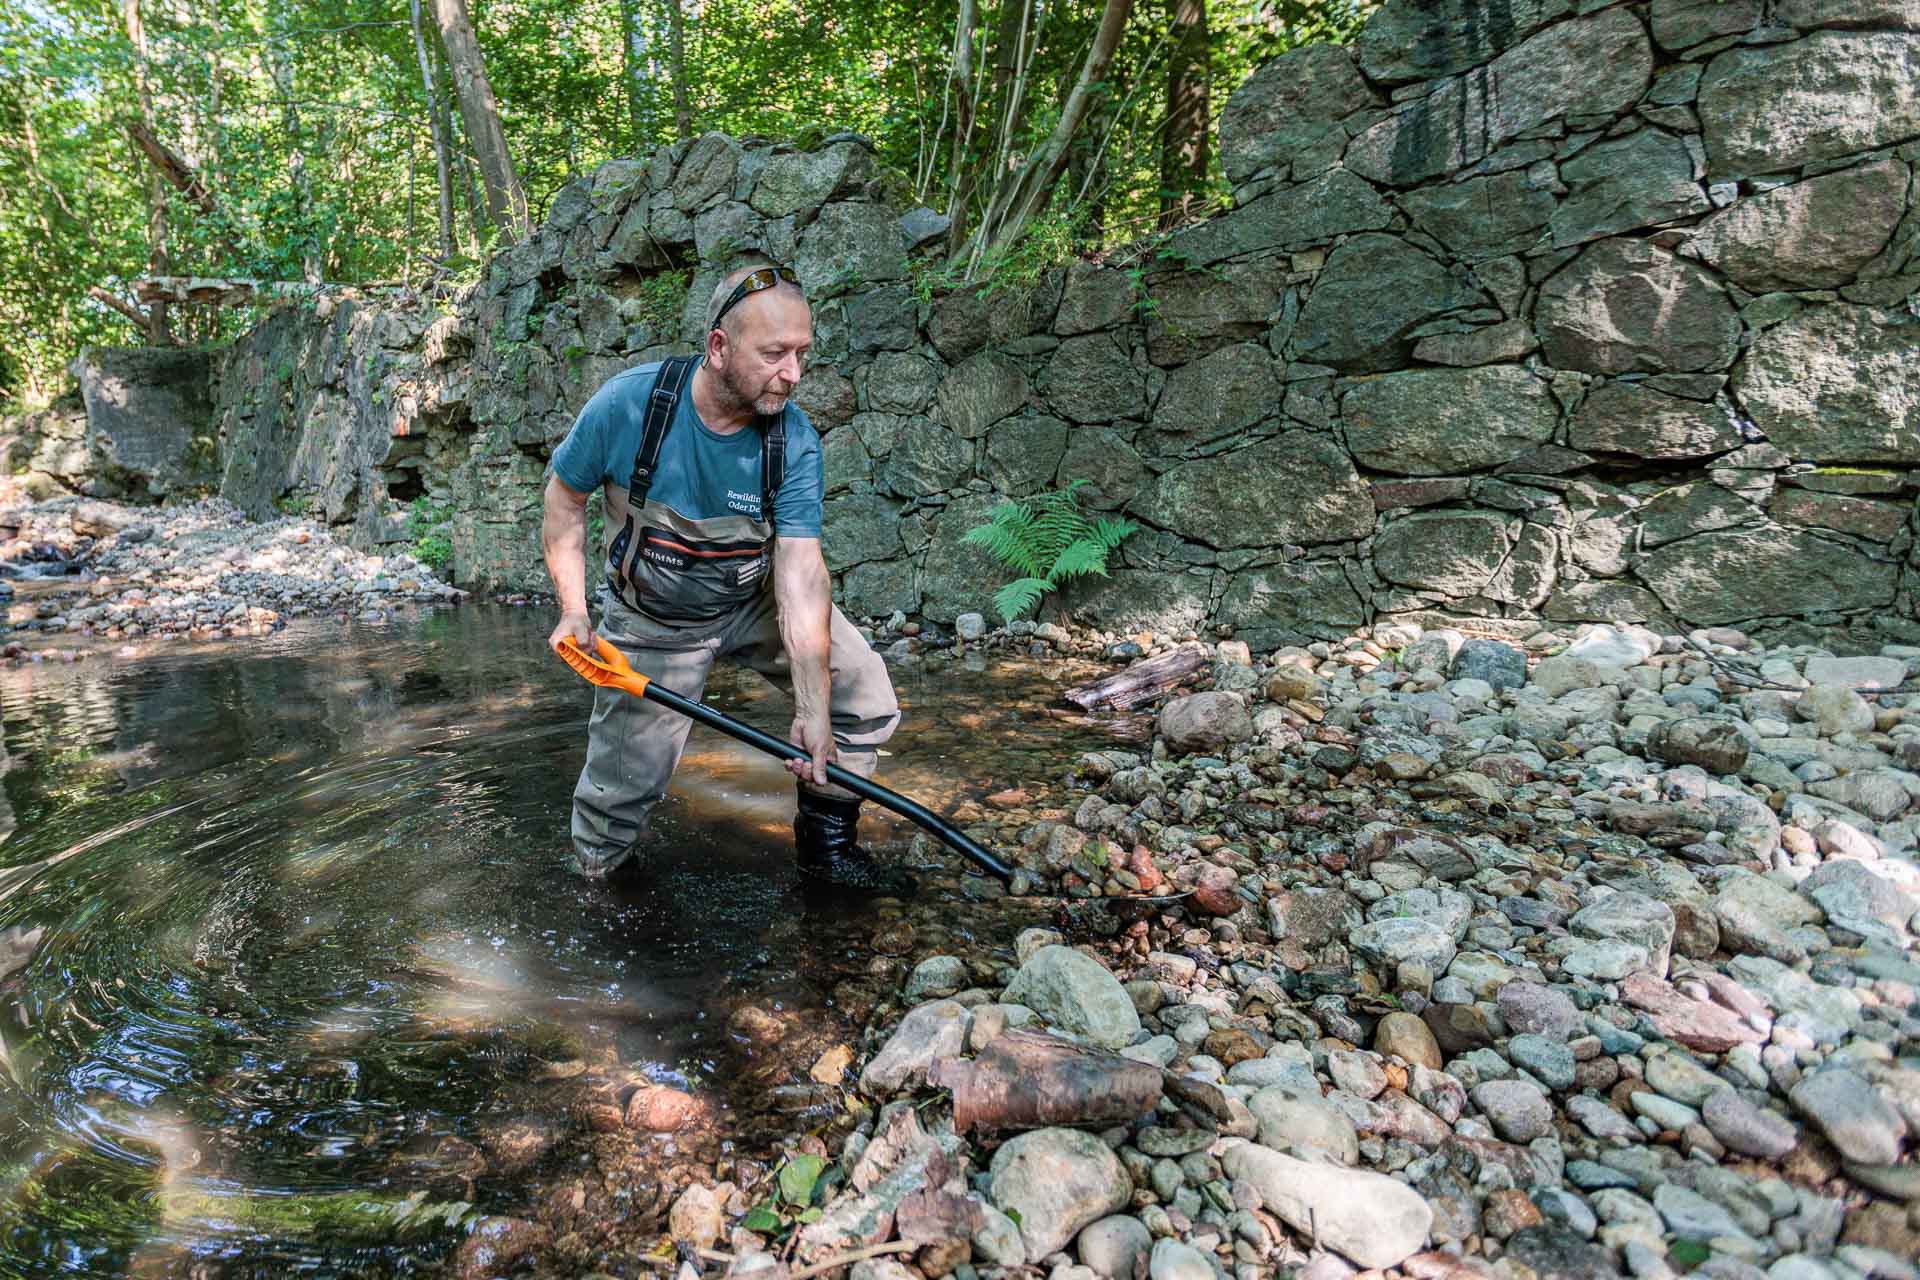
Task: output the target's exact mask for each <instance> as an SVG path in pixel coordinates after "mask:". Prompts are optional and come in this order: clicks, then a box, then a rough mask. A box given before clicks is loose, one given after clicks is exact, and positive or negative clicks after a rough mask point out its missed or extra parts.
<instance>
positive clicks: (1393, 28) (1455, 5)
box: [1354, 0, 1574, 84]
mask: <svg viewBox="0 0 1920 1280" xmlns="http://www.w3.org/2000/svg"><path fill="white" fill-rule="evenodd" d="M1573 7H1574V6H1573V0H1509V2H1508V3H1503V4H1501V5H1499V6H1497V7H1493V6H1489V5H1488V4H1487V3H1486V0H1422V3H1417V4H1416V3H1412V2H1411V0H1394V2H1393V3H1389V4H1384V5H1381V6H1380V8H1379V9H1378V10H1377V11H1376V12H1375V13H1374V15H1373V17H1372V18H1370V19H1368V21H1367V25H1366V27H1365V28H1364V29H1363V30H1362V31H1361V32H1360V38H1359V39H1358V40H1357V41H1355V42H1354V45H1355V48H1356V49H1357V51H1358V52H1359V55H1360V65H1361V66H1362V67H1364V68H1366V72H1367V74H1368V75H1369V76H1372V77H1373V78H1374V79H1375V80H1381V81H1385V82H1387V83H1390V84H1397V83H1400V82H1402V81H1406V80H1433V79H1437V78H1439V77H1440V76H1450V75H1452V74H1453V73H1454V72H1456V71H1465V70H1467V69H1468V68H1470V67H1477V66H1479V65H1480V64H1481V63H1483V62H1485V61H1487V60H1488V59H1489V58H1492V57H1494V56H1495V55H1496V54H1500V53H1504V52H1506V51H1507V50H1508V49H1510V48H1512V47H1513V46H1514V45H1515V44H1517V43H1519V42H1520V41H1521V40H1524V39H1526V38H1527V37H1528V36H1530V35H1532V34H1533V33H1534V32H1535V31H1538V30H1539V29H1540V28H1541V27H1544V26H1545V25H1547V23H1549V22H1554V21H1557V20H1559V19H1561V18H1564V17H1566V16H1567V15H1568V14H1570V13H1572V12H1573Z"/></svg>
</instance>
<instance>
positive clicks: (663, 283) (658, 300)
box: [633, 271, 693, 335]
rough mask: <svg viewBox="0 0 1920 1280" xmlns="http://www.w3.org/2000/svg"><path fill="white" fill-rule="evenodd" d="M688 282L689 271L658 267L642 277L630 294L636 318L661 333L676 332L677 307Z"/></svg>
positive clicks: (682, 298)
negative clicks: (663, 269) (652, 272)
mask: <svg viewBox="0 0 1920 1280" xmlns="http://www.w3.org/2000/svg"><path fill="white" fill-rule="evenodd" d="M692 284H693V273H692V272H691V271H660V272H656V273H655V274H653V275H650V276H645V277H643V278H642V279H641V281H640V283H639V284H638V285H637V286H635V289H634V295H633V296H634V298H635V305H634V309H635V310H636V311H637V312H638V315H637V319H639V321H640V322H641V323H642V324H645V325H648V326H649V327H651V328H653V329H655V330H658V331H659V332H660V333H662V334H669V335H671V334H674V333H677V332H679V329H680V309H681V308H682V307H683V306H685V305H686V301H687V289H688V288H689V287H690V286H691V285H692Z"/></svg>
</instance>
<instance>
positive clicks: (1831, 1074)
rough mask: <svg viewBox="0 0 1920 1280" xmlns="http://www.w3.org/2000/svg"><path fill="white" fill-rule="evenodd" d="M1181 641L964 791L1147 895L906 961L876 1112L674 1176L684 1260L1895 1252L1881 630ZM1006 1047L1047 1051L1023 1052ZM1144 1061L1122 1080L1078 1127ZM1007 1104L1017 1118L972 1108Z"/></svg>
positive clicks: (1916, 899)
mask: <svg viewBox="0 0 1920 1280" xmlns="http://www.w3.org/2000/svg"><path fill="white" fill-rule="evenodd" d="M1570 641H1571V643H1569V642H1570ZM1211 656H1212V666H1211V670H1210V672H1208V674H1207V676H1206V678H1205V679H1204V680H1203V681H1202V683H1203V685H1205V686H1206V687H1203V688H1199V689H1195V690H1191V691H1184V692H1181V693H1178V694H1177V695H1175V696H1173V697H1172V698H1170V699H1169V700H1167V701H1166V702H1164V703H1163V705H1162V706H1161V707H1160V709H1159V712H1158V718H1157V722H1156V733H1155V735H1154V737H1153V740H1152V742H1151V744H1150V746H1148V747H1146V748H1145V749H1142V750H1138V751H1134V750H1102V751H1095V752H1091V753H1089V754H1087V755H1086V756H1084V757H1083V758H1082V759H1081V760H1080V762H1079V765H1078V769H1077V779H1078V782H1077V786H1078V787H1079V788H1080V791H1079V794H1078V796H1076V797H1075V801H1076V803H1074V804H1073V805H1071V806H1069V807H1067V808H1064V809H1062V808H1058V807H1056V808H1055V809H1054V810H1053V811H1052V814H1053V816H1052V817H1051V818H1049V817H1046V816H1044V811H1036V812H1026V811H1013V812H1011V813H1002V814H997V815H995V814H992V813H991V811H990V810H983V811H981V813H980V814H978V815H977V816H979V817H980V818H981V819H982V825H981V826H979V827H977V828H976V833H977V834H979V835H981V836H984V837H990V838H994V839H995V840H996V841H997V842H998V843H1000V844H1001V845H1002V847H1017V848H1018V849H1020V850H1021V853H1020V855H1019V856H1020V860H1021V865H1022V871H1023V873H1024V876H1023V885H1022V887H1023V888H1031V889H1033V890H1036V891H1041V890H1044V891H1060V890H1064V891H1065V892H1066V893H1068V894H1069V895H1072V894H1090V893H1095V892H1117V891H1124V890H1133V889H1148V890H1151V889H1154V888H1165V887H1167V886H1171V887H1172V888H1175V889H1180V890H1189V889H1190V890H1192V895H1191V897H1190V898H1188V899H1187V901H1186V902H1185V904H1184V905H1182V906H1181V907H1179V908H1177V909H1175V910H1172V911H1169V912H1167V913H1166V914H1164V915H1163V916H1161V917H1159V918H1156V919H1151V920H1147V921H1143V922H1138V923H1134V924H1131V925H1118V926H1116V927H1115V928H1113V929H1112V930H1110V931H1109V932H1110V933H1111V936H1109V937H1106V938H1098V937H1096V938H1095V940H1094V941H1093V942H1092V943H1091V944H1088V943H1087V942H1085V941H1084V935H1079V936H1063V935H1061V934H1059V933H1055V932H1053V931H1050V930H1046V929H1034V930H1028V931H1026V932H1025V933H1023V934H1022V935H1021V936H1020V937H1019V938H1018V940H1017V943H1016V944H1015V947H1014V949H1013V950H1012V951H1011V953H1010V954H1005V955H1003V956H1002V957H1001V958H998V959H985V960H983V959H981V958H980V957H978V956H961V955H952V954H937V955H920V956H917V957H912V958H913V959H914V960H915V961H916V963H915V964H914V965H913V967H912V968H911V970H910V971H906V972H907V976H906V977H905V979H904V983H903V985H902V987H901V992H900V1000H899V1003H898V1005H897V1006H895V1011H894V1013H893V1014H892V1015H887V1014H886V1012H885V1006H883V1007H882V1009H881V1011H880V1012H881V1016H880V1017H879V1018H878V1019H877V1020H876V1021H877V1022H878V1023H879V1024H880V1025H877V1026H876V1027H875V1028H874V1029H873V1030H872V1031H871V1032H870V1033H869V1036H868V1039H867V1042H866V1043H865V1044H864V1045H863V1046H862V1047H861V1051H860V1052H859V1053H858V1054H857V1056H856V1057H855V1059H854V1062H853V1064H852V1065H853V1067H854V1069H856V1070H857V1072H858V1077H857V1078H858V1081H859V1090H858V1094H859V1095H864V1097H866V1098H868V1099H870V1100H871V1101H872V1102H873V1103H875V1104H879V1109H878V1110H877V1111H867V1110H865V1104H862V1103H858V1102H856V1103H855V1104H854V1110H855V1112H856V1114H861V1115H863V1118H862V1119H861V1121H860V1123H859V1125H858V1127H857V1128H855V1129H854V1130H853V1132H852V1135H851V1137H849V1138H848V1139H847V1140H846V1142H845V1145H844V1148H843V1149H841V1150H838V1151H835V1152H830V1153H828V1154H830V1155H832V1156H835V1157H837V1159H836V1160H833V1161H828V1160H825V1159H823V1158H822V1157H821V1156H819V1155H812V1156H809V1155H808V1154H807V1152H808V1151H809V1150H812V1149H815V1148H810V1147H808V1146H805V1145H796V1146H795V1147H794V1148H793V1152H792V1154H791V1157H790V1159H789V1161H788V1166H787V1167H788V1168H798V1169H799V1170H800V1171H801V1172H802V1174H803V1175H804V1176H803V1177H801V1178H799V1179H794V1180H793V1182H794V1183H795V1184H796V1185H789V1179H788V1178H781V1179H775V1180H769V1181H766V1182H762V1183H761V1184H759V1185H756V1186H754V1187H751V1188H746V1187H739V1186H735V1185H733V1184H731V1183H727V1184H722V1185H721V1186H720V1187H718V1188H706V1187H699V1188H695V1189H690V1190H689V1191H687V1192H685V1193H683V1196H682V1198H681V1200H680V1201H679V1203H678V1204H677V1205H676V1208H675V1211H674V1213H673V1215H672V1218H671V1222H672V1228H673V1231H674V1234H675V1235H676V1237H677V1238H678V1239H679V1240H680V1242H681V1243H682V1245H683V1246H684V1247H686V1248H687V1249H689V1250H699V1249H705V1250H709V1251H711V1250H713V1248H714V1246H715V1245H716V1244H718V1245H720V1246H721V1247H722V1250H723V1251H724V1252H725V1253H726V1255H727V1259H728V1260H727V1261H725V1265H726V1267H727V1269H728V1270H729V1272H730V1273H732V1274H735V1275H752V1276H756V1277H781V1276H787V1277H800V1276H804V1275H807V1274H809V1268H810V1267H818V1266H820V1265H821V1264H822V1263H824V1262H828V1261H832V1260H840V1261H841V1262H842V1264H843V1265H844V1263H845V1261H847V1260H848V1259H850V1258H852V1257H855V1256H858V1255H859V1254H861V1253H862V1252H864V1253H866V1254H868V1255H878V1256H867V1257H865V1258H864V1259H863V1260H861V1261H859V1262H858V1263H857V1265H855V1266H854V1267H853V1272H854V1275H855V1277H856V1280H913V1278H914V1277H917V1276H922V1275H924V1276H938V1275H944V1274H947V1273H949V1272H951V1273H953V1274H955V1275H957V1276H959V1277H961V1278H962V1280H974V1277H976V1276H986V1277H992V1276H996V1275H1001V1274H1010V1273H1011V1272H1012V1270H1013V1269H1015V1268H1024V1269H1026V1270H1027V1273H1028V1274H1032V1273H1033V1271H1034V1270H1035V1269H1037V1270H1040V1271H1045V1272H1046V1273H1047V1274H1048V1275H1049V1276H1051V1277H1053V1278H1054V1280H1096V1278H1099V1280H1107V1278H1110V1277H1111V1278H1122V1277H1125V1278H1134V1277H1140V1276H1143V1275H1145V1276H1151V1277H1152V1278H1153V1280H1213V1278H1215V1277H1226V1276H1231V1277H1233V1278H1234V1280H1256V1278H1258V1277H1265V1276H1271V1275H1275V1274H1278V1273H1279V1272H1281V1271H1288V1272H1294V1273H1297V1274H1303V1275H1310V1276H1313V1277H1316V1280H1333V1278H1335V1277H1345V1276H1348V1275H1351V1274H1353V1273H1356V1272H1364V1273H1367V1274H1369V1275H1371V1274H1385V1273H1392V1274H1401V1275H1408V1276H1415V1277H1433V1276H1441V1275H1474V1276H1497V1277H1503V1278H1511V1280H1528V1278H1530V1277H1534V1276H1578V1277H1583V1278H1604V1277H1611V1276H1615V1275H1633V1276H1637V1277H1643V1278H1648V1280H1658V1278H1661V1277H1666V1276H1670V1275H1676V1274H1680V1273H1685V1272H1693V1273H1695V1274H1699V1275H1707V1276H1714V1277H1722V1278H1724V1280H1752V1278H1757V1277H1760V1276H1762V1275H1765V1276H1768V1277H1772V1278H1773V1280H1863V1278H1866V1277H1876V1278H1885V1280H1894V1278H1896V1277H1899V1278H1903V1280H1904V1278H1906V1277H1912V1276H1913V1275H1915V1268H1914V1263H1913V1259H1914V1258H1915V1257H1916V1256H1920V1166H1916V1165H1915V1163H1914V1162H1913V1160H1912V1158H1911V1155H1910V1145H1911V1144H1910V1140H1909V1139H1910V1135H1911V1134H1912V1133H1913V1132H1915V1131H1916V1128H1920V1004H1917V1003H1916V991H1917V990H1920V965H1917V964H1916V963H1915V962H1914V959H1913V956H1912V945H1913V941H1914V931H1915V926H1916V924H1920V920H1917V919H1916V917H1915V911H1916V906H1917V905H1920V870H1916V867H1915V863H1914V857H1915V848H1916V833H1917V829H1920V815H1916V812H1915V801H1916V798H1917V797H1920V776H1916V774H1915V773H1914V771H1913V768H1912V766H1913V765H1915V764H1916V763H1920V719H1915V718H1914V717H1915V714H1916V712H1920V699H1916V698H1915V697H1914V692H1915V688H1914V686H1913V685H1912V684H1910V683H1909V672H1910V670H1911V669H1913V668H1914V666H1915V664H1916V660H1917V659H1920V650H1909V649H1904V648H1888V649H1886V650H1884V651H1882V652H1881V653H1879V654H1878V655H1874V656H1867V657H1836V656H1834V655H1832V654H1828V653H1824V652H1820V651H1816V650H1812V649H1804V648H1803V649H1777V650H1762V649H1759V648H1757V647H1755V646H1753V645H1752V644H1751V643H1750V642H1749V641H1748V639H1747V638H1746V637H1745V636H1743V635H1740V634H1739V633H1736V632H1732V631H1716V632H1696V633H1693V634H1692V635H1690V636H1686V637H1680V636H1668V637H1662V636H1659V635H1655V634H1653V633H1650V632H1643V631H1638V630H1632V629H1620V630H1615V629H1612V628H1605V627H1602V628H1594V629H1587V630H1585V631H1584V633H1582V634H1579V635H1577V636H1576V635H1571V634H1560V635H1554V634H1551V633H1542V634H1540V635H1538V636H1536V637H1534V638H1533V639H1532V640H1531V641H1530V642H1529V643H1528V644H1526V645H1525V646H1519V647H1516V646H1510V645H1507V644H1504V643H1499V642H1495V641H1491V640H1485V639H1481V640H1469V639H1467V638H1466V637H1464V636H1462V635H1460V634H1458V633H1453V632H1447V631H1434V632H1425V633H1422V632H1419V631H1417V630H1413V629H1408V628H1397V627H1394V628H1380V629H1378V630H1376V631H1375V632H1374V633H1373V634H1371V635H1369V636H1365V637H1359V638H1355V639H1353V640H1352V641H1350V642H1349V643H1347V644H1345V645H1315V646H1313V647H1312V648H1311V649H1303V650H1282V651H1280V652H1279V653H1276V654H1274V655H1271V656H1270V657H1268V658H1266V659H1264V660H1261V661H1255V660H1253V659H1252V657H1251V655H1249V654H1248V652H1247V651H1246V649H1245V648H1244V647H1243V646H1241V645H1239V644H1237V643H1234V642H1231V641H1229V642H1225V643H1222V644H1218V645H1216V646H1214V647H1213V649H1212V651H1211ZM1009 803H1013V802H1012V801H1010V802H1009ZM1075 943H1078V945H1074V944H1075ZM903 971H904V970H903ZM1014 1030H1020V1031H1022V1032H1035V1031H1042V1032H1046V1033H1049V1034H1050V1035H1051V1036H1055V1037H1063V1038H1066V1039H1068V1040H1070V1041H1072V1042H1074V1043H1075V1044H1076V1045H1078V1046H1080V1051H1079V1053H1078V1060H1079V1062H1080V1067H1081V1070H1080V1074H1079V1075H1078V1076H1074V1077H1072V1078H1071V1079H1070V1080H1069V1081H1068V1082H1067V1083H1065V1084H1063V1083H1062V1082H1061V1080H1059V1079H1056V1078H1054V1077H1051V1076H1048V1075H1046V1074H1045V1073H1044V1072H1040V1071H1036V1070H1026V1071H1024V1072H1023V1071H1022V1070H1021V1068H1020V1064H1021V1063H1022V1062H1023V1061H1026V1060H1027V1058H1028V1057H1029V1056H1030V1055H1031V1053H1032V1051H1033V1042H1032V1041H1030V1040H1029V1039H1028V1038H1027V1037H1026V1036H1025V1035H1020V1036H1012V1035H1010V1034H1009V1033H1010V1032H1011V1031H1014ZM806 1065H807V1064H795V1070H796V1072H797V1071H799V1070H802V1069H804V1068H805V1067H806ZM837 1065H839V1066H841V1067H843V1068H844V1067H845V1066H846V1065H847V1064H844V1063H842V1064H837ZM1142 1065H1145V1066H1146V1067H1148V1068H1150V1069H1151V1070H1153V1071H1155V1072H1159V1073H1162V1074H1161V1075H1160V1086H1161V1087H1160V1088H1159V1089H1158V1090H1157V1091H1156V1093H1157V1095H1158V1101H1157V1102H1149V1103H1148V1104H1147V1105H1143V1106H1137V1107H1136V1110H1137V1112H1138V1114H1128V1115H1123V1116H1121V1117H1118V1118H1116V1116H1115V1114H1114V1106H1115V1099H1116V1098H1117V1097H1120V1096H1121V1094H1122V1093H1123V1092H1124V1090H1121V1089H1119V1088H1118V1087H1117V1084H1118V1082H1121V1081H1126V1082H1127V1083H1128V1087H1129V1088H1131V1087H1132V1086H1133V1085H1134V1084H1137V1082H1138V1077H1137V1071H1138V1069H1139V1067H1140V1066H1142ZM814 1066H815V1067H816V1069H817V1068H818V1067H819V1066H820V1064H814ZM1129 1072H1133V1073H1136V1074H1134V1075H1129V1074H1128V1073H1129ZM930 1078H931V1079H932V1080H934V1081H936V1082H939V1083H938V1084H929V1083H928V1081H929V1079H930ZM983 1081H984V1082H987V1084H986V1085H983V1084H982V1083H981V1082H983ZM995 1081H997V1082H998V1083H997V1084H994V1083H993V1082H995ZM940 1085H946V1086H949V1087H951V1088H952V1090H953V1091H954V1092H953V1095H952V1096H948V1095H947V1094H946V1093H945V1092H943V1091H942V1089H941V1087H940ZM988 1086H991V1087H988ZM982 1089H985V1091H984V1092H982ZM1036 1094H1044V1095H1045V1101H1046V1104H1047V1106H1050V1107H1051V1108H1052V1111H1051V1113H1050V1114H1051V1115H1052V1117H1053V1119H1052V1120H1051V1121H1050V1122H1049V1123H1048V1124H1047V1125H1046V1127H1042V1128H1037V1129H1032V1130H1031V1131H1028V1132H1023V1133H1020V1134H1018V1135H1017V1136H1015V1135H1013V1134H1012V1133H1010V1132H1008V1131H1005V1130H1002V1129H1000V1128H998V1127H997V1126H998V1125H999V1124H1000V1122H1001V1120H1003V1119H1004V1118H1005V1117H1007V1116H1009V1115H1011V1114H1012V1113H1013V1112H1016V1111H1018V1110H1019V1109H1020V1108H1021V1107H1022V1106H1023V1105H1028V1104H1031V1103H1032V1101H1033V1098H1034V1096H1035V1095H1036ZM956 1102H958V1103H960V1104H961V1105H962V1108H963V1110H964V1111H965V1112H966V1113H967V1114H966V1115H965V1116H964V1117H963V1119H962V1123H963V1124H966V1125H969V1126H971V1129H972V1131H971V1132H970V1133H967V1134H964V1135H962V1134H956V1133H955V1132H954V1126H953V1120H954V1110H953V1108H954V1106H955V1105H956ZM1122 1105H1123V1106H1124V1105H1125V1104H1124V1103H1123V1104H1122ZM1076 1116H1078V1117H1079V1118H1078V1119H1076ZM996 1117H998V1119H997V1118H996ZM823 1170H824V1172H823ZM836 1171H837V1172H836ZM775 1183H777V1184H778V1187H779V1189H774V1186H775ZM797 1184H804V1185H797ZM796 1190H797V1191H799V1192H801V1194H798V1195H789V1194H787V1193H788V1192H793V1191H796ZM749 1209H752V1210H754V1213H755V1216H753V1217H743V1216H741V1215H743V1214H746V1213H747V1211H748V1210H749ZM749 1228H752V1229H749ZM688 1256H690V1257H694V1258H696V1259H697V1258H698V1257H699V1256H700V1255H698V1254H689V1255H688ZM711 1256H716V1257H717V1256H718V1255H711ZM909 1263H911V1264H912V1265H911V1266H909V1265H908V1264H909ZM710 1265H716V1266H717V1265H719V1264H718V1263H714V1264H710Z"/></svg>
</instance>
